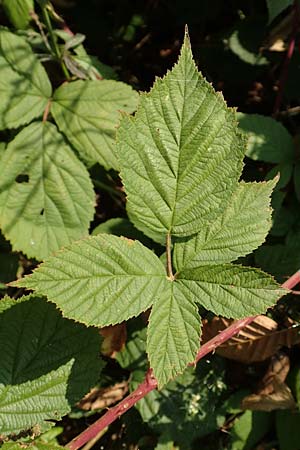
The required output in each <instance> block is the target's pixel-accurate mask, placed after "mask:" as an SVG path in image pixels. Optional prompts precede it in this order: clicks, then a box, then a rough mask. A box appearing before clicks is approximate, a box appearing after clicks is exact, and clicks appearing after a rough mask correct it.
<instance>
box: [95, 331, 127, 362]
mask: <svg viewBox="0 0 300 450" xmlns="http://www.w3.org/2000/svg"><path fill="white" fill-rule="evenodd" d="M100 334H101V336H103V337H104V339H103V343H102V347H101V351H102V353H103V355H105V356H110V357H112V358H114V357H115V354H116V353H117V352H119V351H120V350H122V349H123V348H124V346H125V343H126V339H127V331H126V323H125V322H122V323H119V324H117V325H110V326H108V327H104V328H101V330H100Z"/></svg>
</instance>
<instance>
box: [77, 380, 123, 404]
mask: <svg viewBox="0 0 300 450" xmlns="http://www.w3.org/2000/svg"><path fill="white" fill-rule="evenodd" d="M127 392H128V382H127V381H123V382H121V383H117V384H115V385H114V386H110V387H107V388H100V389H99V388H93V389H92V390H91V391H90V392H89V393H88V394H86V396H85V397H84V398H83V399H82V400H80V402H79V403H78V404H77V406H78V408H80V409H83V410H84V411H94V410H96V409H103V408H108V407H109V406H111V405H113V404H114V403H117V402H119V401H120V400H122V398H123V397H124V396H125V394H126V393H127Z"/></svg>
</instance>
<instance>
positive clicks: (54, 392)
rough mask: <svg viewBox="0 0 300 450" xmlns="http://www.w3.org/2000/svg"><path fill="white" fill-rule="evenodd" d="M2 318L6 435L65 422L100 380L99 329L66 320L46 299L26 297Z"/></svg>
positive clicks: (0, 409)
mask: <svg viewBox="0 0 300 450" xmlns="http://www.w3.org/2000/svg"><path fill="white" fill-rule="evenodd" d="M9 306H10V307H9V308H8V309H6V310H5V311H4V312H2V313H1V314H0V350H1V355H2V356H1V369H0V433H1V435H2V436H3V435H4V436H6V435H10V434H12V433H19V432H21V431H24V430H28V429H30V428H31V427H33V426H37V425H40V426H42V425H43V423H44V421H48V420H59V419H60V418H61V417H62V416H63V415H65V414H67V413H68V412H69V411H70V410H71V407H72V406H73V405H74V404H75V403H76V402H77V401H78V400H79V399H80V398H81V397H82V396H83V395H84V394H85V393H86V392H87V391H88V390H89V389H90V388H91V386H92V385H93V384H94V383H95V382H96V381H97V379H98V377H99V373H100V370H101V367H102V363H101V361H100V359H99V357H98V352H99V345H100V342H99V334H98V332H97V330H96V329H88V328H86V327H85V326H84V325H80V324H75V323H74V322H72V321H69V320H67V319H63V318H62V317H61V315H60V313H59V312H58V311H57V309H55V307H54V306H53V305H52V304H50V303H47V302H46V301H45V300H44V299H42V298H37V297H33V296H30V297H23V299H22V300H21V301H17V302H15V305H13V306H12V305H11V304H10V305H9Z"/></svg>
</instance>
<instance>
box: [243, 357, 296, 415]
mask: <svg viewBox="0 0 300 450" xmlns="http://www.w3.org/2000/svg"><path fill="white" fill-rule="evenodd" d="M289 370H290V360H289V357H288V356H287V355H285V354H283V353H278V354H277V355H275V356H273V357H272V359H271V362H270V365H269V367H268V370H267V372H266V374H265V376H264V377H263V379H262V383H261V385H260V388H259V390H258V392H257V393H256V394H251V395H248V396H247V397H245V398H244V399H243V401H242V408H243V409H251V410H252V411H274V410H276V409H294V408H295V407H296V403H295V400H294V398H293V396H292V393H291V391H290V388H289V387H288V386H287V385H286V384H285V382H284V381H285V379H286V377H287V374H288V372H289Z"/></svg>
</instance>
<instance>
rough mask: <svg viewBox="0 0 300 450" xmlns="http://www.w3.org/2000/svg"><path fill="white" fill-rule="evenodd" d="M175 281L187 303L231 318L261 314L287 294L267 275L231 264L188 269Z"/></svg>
mask: <svg viewBox="0 0 300 450" xmlns="http://www.w3.org/2000/svg"><path fill="white" fill-rule="evenodd" d="M178 282H179V283H180V284H181V290H182V294H183V295H186V297H187V298H188V299H190V301H194V302H197V303H199V304H200V305H202V306H204V308H206V309H208V310H209V311H212V312H213V313H214V314H216V315H220V316H223V317H228V318H232V319H239V318H241V317H247V316H252V315H256V314H262V313H263V312H265V311H266V309H267V308H269V307H271V306H273V305H274V303H275V301H276V300H277V299H278V298H279V297H280V296H281V295H283V294H284V293H285V292H287V291H285V290H283V289H281V288H280V287H279V285H278V284H277V283H276V282H275V281H274V280H273V278H272V277H270V275H267V274H265V273H264V272H262V271H260V270H258V269H254V268H250V267H243V266H238V265H233V264H224V265H219V266H203V267H199V268H196V269H188V270H186V271H182V272H179V274H178Z"/></svg>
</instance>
